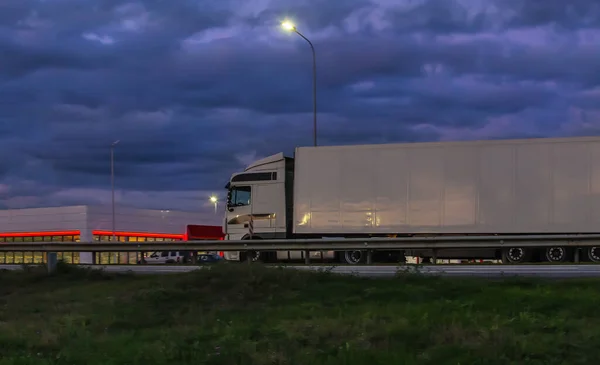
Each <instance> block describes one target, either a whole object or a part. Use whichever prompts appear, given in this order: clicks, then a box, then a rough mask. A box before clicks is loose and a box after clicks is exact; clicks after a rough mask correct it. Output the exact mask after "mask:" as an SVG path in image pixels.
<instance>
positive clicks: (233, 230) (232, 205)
mask: <svg viewBox="0 0 600 365" xmlns="http://www.w3.org/2000/svg"><path fill="white" fill-rule="evenodd" d="M227 210H228V211H229V213H228V214H227V217H228V221H227V233H228V234H229V235H231V236H238V237H239V238H241V237H242V236H243V235H244V234H246V233H248V223H249V222H250V214H251V213H252V187H251V186H249V185H247V186H232V187H231V190H230V196H229V197H228V203H227Z"/></svg>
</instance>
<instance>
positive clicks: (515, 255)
mask: <svg viewBox="0 0 600 365" xmlns="http://www.w3.org/2000/svg"><path fill="white" fill-rule="evenodd" d="M530 256H531V251H530V250H528V249H526V248H524V247H509V248H505V249H504V250H502V263H503V264H521V263H523V262H528V261H529V258H530Z"/></svg>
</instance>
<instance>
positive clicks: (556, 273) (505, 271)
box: [0, 265, 600, 278]
mask: <svg viewBox="0 0 600 365" xmlns="http://www.w3.org/2000/svg"><path fill="white" fill-rule="evenodd" d="M80 266H82V267H93V268H97V269H100V268H102V269H104V270H105V271H106V272H121V273H124V272H128V271H131V272H134V273H138V274H168V273H182V272H189V271H193V270H198V269H201V268H203V267H210V266H184V265H105V266H102V265H80ZM285 267H286V268H294V269H299V270H331V272H334V273H338V274H354V275H357V276H366V277H393V276H394V275H396V274H397V273H398V271H407V272H420V273H423V274H427V275H440V276H450V277H452V276H454V277H465V276H471V277H494V278H499V277H503V276H524V277H545V278H582V277H600V265H431V266H420V267H417V266H413V265H408V266H400V267H398V266H304V265H288V266H285ZM1 269H8V270H20V269H21V266H20V265H0V270H1Z"/></svg>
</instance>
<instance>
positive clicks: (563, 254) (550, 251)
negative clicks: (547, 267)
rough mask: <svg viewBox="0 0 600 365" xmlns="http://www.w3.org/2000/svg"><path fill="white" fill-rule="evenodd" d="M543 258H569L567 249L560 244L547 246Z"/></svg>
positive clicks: (556, 260) (558, 259)
mask: <svg viewBox="0 0 600 365" xmlns="http://www.w3.org/2000/svg"><path fill="white" fill-rule="evenodd" d="M544 258H545V259H546V261H547V262H555V263H556V262H566V261H568V260H569V250H568V249H567V248H566V247H562V246H555V247H548V248H547V249H545V250H544Z"/></svg>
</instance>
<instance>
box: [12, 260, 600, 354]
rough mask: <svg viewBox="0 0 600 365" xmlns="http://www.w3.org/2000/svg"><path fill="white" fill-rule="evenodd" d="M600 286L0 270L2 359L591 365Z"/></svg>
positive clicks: (265, 273)
mask: <svg viewBox="0 0 600 365" xmlns="http://www.w3.org/2000/svg"><path fill="white" fill-rule="evenodd" d="M599 284H600V280H594V279H585V280H564V281H556V280H554V281H542V280H532V279H506V280H486V279H465V278H438V277H426V276H423V275H420V274H418V273H417V274H414V273H399V274H398V275H397V277H395V278H391V279H370V278H357V277H349V276H338V275H335V274H331V273H328V272H321V273H310V272H302V271H295V270H291V269H280V268H266V267H263V266H261V265H258V264H252V265H235V264H224V265H216V266H213V267H211V268H210V270H199V271H196V272H192V273H186V274H168V275H131V274H121V275H116V274H107V273H103V272H99V271H92V270H85V269H79V268H73V267H69V266H65V265H59V270H58V272H57V273H56V274H53V275H51V276H48V275H47V274H45V271H44V269H43V268H28V269H27V270H26V272H9V271H6V272H0V365H8V364H15V365H16V364H45V365H47V364H87V365H96V364H97V365H100V364H102V365H109V364H143V365H153V364H177V365H179V364H194V365H197V364H232V365H243V364H302V365H307V364H310V365H318V364H356V365H359V364H360V365H364V364H403V365H407V364H436V365H437V364H470V365H472V364H544V365H549V364H570V365H574V364H596V363H597V362H598V359H599V358H600V347H599V346H598V344H599V343H600V312H599V311H598V310H597V306H598V303H600V285H599Z"/></svg>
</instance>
